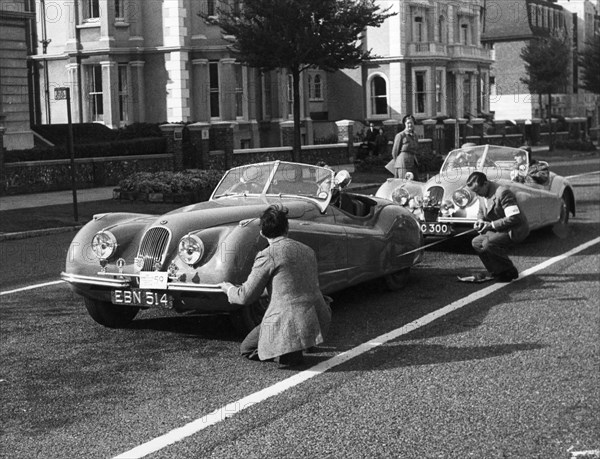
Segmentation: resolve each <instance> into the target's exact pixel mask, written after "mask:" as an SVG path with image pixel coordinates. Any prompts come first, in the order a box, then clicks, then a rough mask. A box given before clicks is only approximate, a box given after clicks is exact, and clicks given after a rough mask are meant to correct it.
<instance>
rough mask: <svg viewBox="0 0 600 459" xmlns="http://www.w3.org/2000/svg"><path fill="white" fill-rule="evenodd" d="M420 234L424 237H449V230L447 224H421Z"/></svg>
mask: <svg viewBox="0 0 600 459" xmlns="http://www.w3.org/2000/svg"><path fill="white" fill-rule="evenodd" d="M421 232H422V233H423V234H424V235H426V236H449V235H450V233H451V228H450V225H448V224H447V223H437V222H424V223H421Z"/></svg>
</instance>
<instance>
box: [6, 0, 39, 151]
mask: <svg viewBox="0 0 600 459" xmlns="http://www.w3.org/2000/svg"><path fill="white" fill-rule="evenodd" d="M34 21H35V14H34V10H33V4H32V2H31V1H29V0H10V1H8V0H0V131H1V132H0V137H3V138H2V142H0V146H2V144H3V145H4V147H5V148H7V149H9V150H13V149H26V148H31V147H32V146H33V133H32V132H31V130H30V109H31V108H32V107H30V102H32V101H31V100H30V98H29V94H30V90H31V88H30V86H29V84H30V81H29V75H30V69H29V65H28V62H27V55H28V54H30V53H31V50H32V49H33V48H34V47H35V35H34V33H35V28H34ZM2 134H3V135H2Z"/></svg>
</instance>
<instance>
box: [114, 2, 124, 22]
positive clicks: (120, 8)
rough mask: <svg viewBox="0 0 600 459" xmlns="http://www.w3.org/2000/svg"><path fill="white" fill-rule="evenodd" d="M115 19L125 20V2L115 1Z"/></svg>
mask: <svg viewBox="0 0 600 459" xmlns="http://www.w3.org/2000/svg"><path fill="white" fill-rule="evenodd" d="M115 19H121V20H123V19H125V0H115Z"/></svg>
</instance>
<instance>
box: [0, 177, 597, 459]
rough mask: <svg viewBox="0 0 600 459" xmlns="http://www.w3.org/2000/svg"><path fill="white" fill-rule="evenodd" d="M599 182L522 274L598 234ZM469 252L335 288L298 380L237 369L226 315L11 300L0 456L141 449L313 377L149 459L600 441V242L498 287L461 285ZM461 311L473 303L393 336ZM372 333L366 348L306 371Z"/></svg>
mask: <svg viewBox="0 0 600 459" xmlns="http://www.w3.org/2000/svg"><path fill="white" fill-rule="evenodd" d="M580 172H581V171H580ZM597 177H598V176H597V175H595V176H594V175H590V176H586V177H583V178H578V179H576V181H575V185H576V188H575V192H576V196H577V200H578V206H579V207H578V215H577V217H576V218H575V219H573V221H572V222H571V223H572V224H571V230H570V235H569V237H568V238H566V239H559V238H557V237H556V236H554V235H553V234H552V232H550V231H541V232H536V233H534V234H533V235H532V237H530V238H528V240H527V241H526V242H525V243H523V244H521V245H520V246H519V247H518V249H517V250H516V252H515V256H514V260H515V262H516V263H517V265H518V266H519V268H520V269H521V270H522V271H525V272H527V270H531V269H534V268H535V267H536V266H538V265H539V264H540V263H542V262H544V261H547V260H552V259H553V258H554V257H557V256H560V255H561V254H565V253H568V252H569V251H570V250H572V249H574V248H576V247H579V246H581V245H582V244H585V243H588V242H590V241H595V240H597V238H598V236H599V235H600V231H599V229H600V206H599V203H600V199H599V197H598V196H599V191H600V186H599V184H598V178H597ZM468 242H469V241H468V240H464V239H458V240H454V241H451V242H449V243H447V244H442V245H440V246H437V247H435V248H433V249H432V250H429V251H428V252H427V253H426V256H425V261H424V263H423V264H422V265H420V266H419V267H418V268H417V269H415V271H414V274H413V276H412V278H411V280H412V282H411V285H410V286H408V287H407V288H406V289H405V290H403V291H401V292H395V293H387V292H384V291H382V290H381V288H380V285H379V284H377V283H375V282H373V283H370V284H366V285H361V286H357V287H355V288H352V289H348V290H346V291H344V292H341V293H340V294H338V295H336V296H335V303H334V323H333V326H332V330H331V336H330V337H329V339H328V341H327V343H325V345H324V346H322V347H321V348H320V349H319V352H317V353H315V354H312V355H310V356H309V357H308V361H309V365H307V367H306V369H307V370H309V371H308V372H304V373H303V372H297V371H283V370H278V369H277V368H276V367H275V366H274V365H270V364H258V363H253V362H246V361H243V360H241V359H240V358H239V357H237V355H236V354H237V349H238V346H239V342H240V337H239V336H237V335H235V334H234V333H233V332H232V330H231V328H230V327H229V324H228V322H227V321H226V320H225V319H224V318H223V317H195V318H191V317H181V316H175V317H164V316H162V315H157V314H156V313H153V312H145V313H143V314H141V316H140V318H139V319H136V321H135V322H134V326H133V327H132V328H130V329H127V330H109V329H106V328H103V327H100V326H98V325H97V324H95V323H94V322H92V321H91V319H90V318H89V317H88V316H87V314H86V313H85V312H84V309H83V308H82V306H81V300H80V299H79V298H78V297H76V296H75V295H74V294H72V293H71V292H70V291H69V290H68V288H67V287H66V286H65V285H64V284H57V285H50V286H47V287H44V288H39V289H34V290H30V291H23V292H19V293H12V294H9V295H3V296H1V297H0V298H1V302H2V304H1V306H0V320H1V322H0V323H1V327H2V337H1V339H2V342H1V346H0V358H1V359H2V362H3V365H2V369H1V370H0V389H1V390H0V419H2V421H1V422H2V430H1V433H0V457H6V458H30V457H44V458H71V457H73V458H75V457H77V458H79V457H86V458H96V457H98V458H100V457H104V458H105V457H114V456H117V455H119V454H121V453H126V454H125V455H124V457H134V455H133V453H131V454H130V453H127V452H129V451H131V450H132V448H134V447H137V446H139V445H143V444H144V443H145V442H148V441H150V440H152V439H155V438H160V436H162V435H164V434H167V433H168V432H170V431H172V430H173V429H176V428H179V427H181V426H185V425H187V424H188V423H190V422H192V421H194V420H196V419H200V420H202V418H203V417H204V416H206V415H207V414H208V413H211V412H213V411H214V410H219V408H221V407H226V406H227V404H229V403H232V402H233V405H232V406H229V407H228V408H227V409H223V410H220V411H218V413H221V414H222V417H223V418H225V417H227V416H228V415H229V414H233V413H234V412H236V411H238V410H239V409H241V408H245V407H246V405H245V404H247V403H250V402H248V399H246V401H244V397H247V396H249V395H251V394H255V393H256V392H257V391H259V390H261V389H265V388H269V387H271V386H272V385H274V384H277V383H281V382H282V381H285V380H286V378H288V377H292V378H294V377H296V378H298V377H304V376H303V375H307V374H309V376H310V375H312V376H314V377H312V378H310V379H308V380H306V381H305V382H303V383H301V384H298V385H296V386H293V387H291V388H289V389H288V390H286V391H284V392H282V393H281V394H279V395H277V396H273V397H271V398H267V399H266V400H264V401H261V402H259V403H257V404H255V405H253V406H251V407H250V406H248V407H247V408H246V409H244V410H243V411H241V412H239V413H238V414H236V415H234V416H232V417H231V418H228V419H227V420H224V421H222V422H217V423H216V424H215V425H213V426H211V427H208V428H205V429H203V430H200V431H198V432H197V433H195V434H193V435H190V436H185V438H182V439H181V440H180V441H177V442H175V443H174V444H172V445H170V446H168V445H166V444H164V443H166V442H162V443H161V441H159V442H158V443H161V444H160V445H159V446H160V448H158V449H157V450H156V452H154V453H152V454H150V455H148V456H147V457H152V458H159V457H160V458H174V457H177V458H197V457H223V458H235V457H240V458H241V457H274V458H275V457H293V458H296V457H340V458H342V457H344V458H346V457H402V458H438V457H439V458H465V457H476V458H496V457H498V458H501V457H502V458H563V457H564V458H568V457H569V456H570V452H573V451H587V450H598V449H600V440H599V439H600V435H599V415H598V413H600V393H599V390H600V389H599V387H598V384H597V381H598V377H599V376H600V375H599V374H598V364H599V362H600V359H599V356H600V352H599V351H600V349H599V345H598V343H599V342H600V340H599V339H598V338H599V336H598V335H599V332H598V322H599V319H600V314H599V312H598V306H597V301H596V300H597V298H598V295H599V293H600V291H599V290H600V289H599V285H600V284H599V282H598V274H599V271H600V269H599V266H600V256H599V252H600V251H599V250H598V247H600V245H599V244H598V243H596V244H593V245H592V246H590V247H589V248H587V249H585V250H583V251H581V252H577V253H575V254H573V255H572V256H568V257H566V258H564V259H561V260H558V261H556V262H555V263H554V264H552V265H550V266H548V267H546V268H545V269H543V270H541V271H538V272H535V273H532V274H531V275H528V276H527V277H525V278H523V279H521V280H519V281H517V282H514V283H511V284H509V285H506V286H505V287H503V288H500V289H497V290H494V289H493V288H492V289H490V287H491V286H481V285H466V284H460V283H458V282H456V279H455V276H456V274H457V273H460V272H465V271H470V270H473V269H477V268H479V261H478V259H477V258H476V257H474V256H473V254H472V252H471V249H470V247H469V243H468ZM67 243H68V242H65V240H63V239H60V238H59V237H58V236H52V237H48V238H33V239H30V240H27V241H10V244H9V242H8V241H7V242H3V243H0V261H1V269H2V272H1V273H0V274H1V275H2V279H3V283H2V290H3V291H5V290H6V289H8V288H14V287H18V286H26V285H31V284H35V283H38V282H42V281H52V280H55V279H56V275H55V274H53V273H56V272H58V271H59V270H60V265H61V264H62V261H61V254H62V253H61V252H62V251H65V250H66V244H67ZM7 266H9V268H7ZM486 289H488V290H486ZM451 303H454V304H458V305H462V306H463V307H461V308H460V309H457V310H456V311H454V312H452V313H450V314H447V315H444V316H440V317H439V318H438V319H437V320H435V321H433V322H431V323H430V324H428V325H426V326H423V327H420V328H417V329H415V330H414V331H412V332H410V333H408V334H399V335H397V336H396V337H395V338H394V339H390V340H387V338H386V336H385V334H386V333H389V332H391V331H394V330H398V329H401V327H404V326H407V324H412V323H414V321H415V320H420V318H423V317H424V316H426V315H427V314H441V312H443V310H444V309H443V308H444V307H446V306H447V305H449V304H451ZM421 320H422V319H421ZM369 341H371V344H369V345H368V346H365V348H366V349H367V350H368V352H365V353H362V354H360V355H357V356H356V357H355V358H352V359H350V360H348V361H347V362H345V363H341V364H339V365H336V366H334V367H332V368H331V369H330V370H329V371H327V372H324V373H316V376H315V375H314V374H315V372H316V371H317V370H314V369H313V370H310V368H312V367H311V365H315V364H321V365H326V363H327V362H330V360H329V359H331V358H336V356H340V355H342V353H343V352H346V351H350V350H353V349H356V347H357V346H360V345H362V344H363V343H365V342H369ZM287 384H288V385H290V384H291V383H290V382H289V381H288V382H287ZM239 400H241V401H240V402H239V403H237V404H236V403H235V402H236V401H239ZM192 430H193V429H192Z"/></svg>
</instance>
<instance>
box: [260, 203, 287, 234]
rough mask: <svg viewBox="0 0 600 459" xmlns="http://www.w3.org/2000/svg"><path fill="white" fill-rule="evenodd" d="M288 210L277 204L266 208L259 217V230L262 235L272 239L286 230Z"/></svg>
mask: <svg viewBox="0 0 600 459" xmlns="http://www.w3.org/2000/svg"><path fill="white" fill-rule="evenodd" d="M287 214H288V210H287V209H286V208H285V207H283V206H279V205H272V206H269V207H268V208H267V210H265V211H264V212H263V214H262V216H261V217H260V230H261V231H262V234H263V236H264V237H268V238H269V239H273V238H276V237H279V236H283V235H284V234H285V233H287V232H288V228H289V224H288V218H287Z"/></svg>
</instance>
